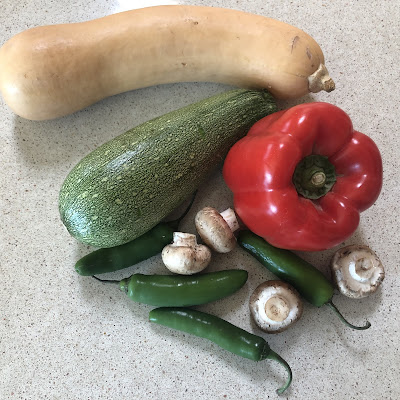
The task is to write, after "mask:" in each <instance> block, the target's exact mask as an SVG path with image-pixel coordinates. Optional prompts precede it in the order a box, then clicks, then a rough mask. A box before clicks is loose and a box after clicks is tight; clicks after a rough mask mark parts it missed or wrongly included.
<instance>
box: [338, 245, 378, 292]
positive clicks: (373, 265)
mask: <svg viewBox="0 0 400 400" xmlns="http://www.w3.org/2000/svg"><path fill="white" fill-rule="evenodd" d="M331 269H332V276H333V279H334V281H335V283H336V285H337V287H338V289H339V291H340V292H341V293H342V294H344V295H345V296H347V297H350V298H355V299H360V298H363V297H366V296H368V295H370V294H372V293H374V292H375V291H376V290H377V289H378V287H379V286H380V284H381V283H382V281H383V279H384V278H385V270H384V268H383V265H382V263H381V261H380V259H379V258H378V256H377V255H376V254H375V252H374V251H372V250H371V249H370V248H369V247H368V246H364V245H350V246H346V247H343V248H341V249H339V250H338V251H337V252H336V253H335V254H334V255H333V257H332V261H331Z"/></svg>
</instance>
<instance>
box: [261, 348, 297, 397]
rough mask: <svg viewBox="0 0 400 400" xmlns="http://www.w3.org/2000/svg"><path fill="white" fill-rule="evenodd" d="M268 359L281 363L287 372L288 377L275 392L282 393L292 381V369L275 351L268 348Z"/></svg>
mask: <svg viewBox="0 0 400 400" xmlns="http://www.w3.org/2000/svg"><path fill="white" fill-rule="evenodd" d="M266 358H268V359H269V360H274V361H277V362H278V363H279V364H281V365H283V366H284V367H285V369H286V371H287V373H288V379H287V381H286V383H285V384H284V385H283V386H282V387H281V388H279V389H276V393H278V394H282V393H283V392H284V391H285V390H286V389H287V388H288V387H289V386H290V384H291V383H292V370H291V368H290V366H289V364H288V363H287V362H286V361H285V360H284V359H283V358H282V357H281V356H280V355H279V354H277V353H275V352H274V351H273V350H270V351H269V352H268V355H267V357H266Z"/></svg>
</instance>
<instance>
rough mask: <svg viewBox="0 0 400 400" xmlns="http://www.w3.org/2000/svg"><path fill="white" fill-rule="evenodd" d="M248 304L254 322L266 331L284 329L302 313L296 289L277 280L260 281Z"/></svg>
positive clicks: (301, 305)
mask: <svg viewBox="0 0 400 400" xmlns="http://www.w3.org/2000/svg"><path fill="white" fill-rule="evenodd" d="M249 305H250V312H251V316H252V317H253V320H254V322H255V323H256V324H257V326H258V327H259V328H260V329H262V330H263V331H265V332H268V333H279V332H282V331H284V330H286V329H287V328H289V327H290V326H291V325H293V324H294V323H295V322H296V321H298V319H299V318H300V317H301V315H302V314H303V302H302V300H301V298H300V295H299V293H298V292H297V290H296V289H294V288H293V287H292V286H291V285H289V284H288V283H286V282H283V281H279V280H270V281H266V282H263V283H261V284H260V285H259V286H258V287H257V288H256V289H255V290H254V292H253V293H252V295H251V296H250V302H249Z"/></svg>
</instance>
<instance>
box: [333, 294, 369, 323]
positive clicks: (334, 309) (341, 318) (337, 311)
mask: <svg viewBox="0 0 400 400" xmlns="http://www.w3.org/2000/svg"><path fill="white" fill-rule="evenodd" d="M326 305H327V306H329V307H330V308H331V309H332V310H333V311H334V313H335V314H336V315H337V316H338V317H339V318H340V320H341V321H342V322H343V323H344V324H345V325H346V326H348V327H349V328H352V329H357V330H364V329H368V328H369V327H370V326H371V323H370V322H369V321H367V323H366V324H365V325H364V326H355V325H353V324H351V323H350V322H349V321H347V320H346V319H345V318H344V317H343V315H342V314H341V313H340V311H339V310H338V309H337V307H336V306H335V305H334V304H333V303H332V301H328V302H327V303H326Z"/></svg>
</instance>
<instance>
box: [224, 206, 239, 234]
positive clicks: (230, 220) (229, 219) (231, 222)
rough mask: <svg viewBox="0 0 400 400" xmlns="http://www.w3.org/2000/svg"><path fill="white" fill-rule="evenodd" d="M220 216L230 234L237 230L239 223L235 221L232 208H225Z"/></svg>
mask: <svg viewBox="0 0 400 400" xmlns="http://www.w3.org/2000/svg"><path fill="white" fill-rule="evenodd" d="M220 214H221V216H222V218H223V219H224V220H225V221H226V223H227V224H228V226H229V228H230V229H231V231H232V232H235V231H237V230H238V229H239V221H238V220H237V218H236V214H235V211H233V210H232V208H227V209H226V210H225V211H222V213H220Z"/></svg>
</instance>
